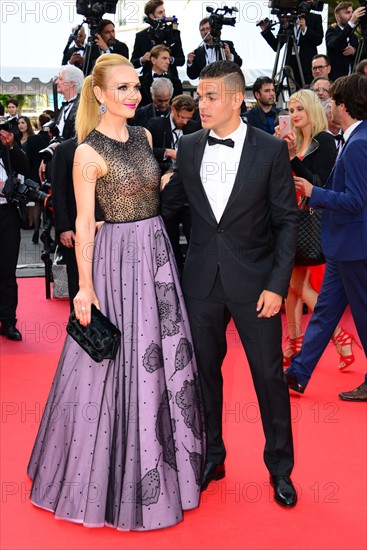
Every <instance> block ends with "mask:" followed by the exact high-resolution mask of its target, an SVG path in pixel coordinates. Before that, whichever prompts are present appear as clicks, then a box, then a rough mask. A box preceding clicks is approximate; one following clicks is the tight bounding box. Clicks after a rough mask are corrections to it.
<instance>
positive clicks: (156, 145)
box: [147, 116, 200, 173]
mask: <svg viewBox="0 0 367 550" xmlns="http://www.w3.org/2000/svg"><path fill="white" fill-rule="evenodd" d="M147 129H148V130H149V132H150V133H151V134H152V138H153V154H154V156H155V158H156V159H157V162H158V163H159V165H160V167H161V170H162V173H164V172H166V171H167V168H168V167H169V165H170V164H171V162H165V161H164V160H163V157H164V152H165V150H166V149H172V128H171V119H170V117H169V116H168V117H155V118H152V119H151V120H150V121H149V124H148V126H147ZM198 130H200V124H199V123H198V122H196V121H195V120H189V121H188V123H187V124H185V126H184V127H183V128H182V133H183V135H184V136H185V135H187V134H193V133H194V132H197V131H198ZM168 160H169V161H170V160H171V159H168Z"/></svg>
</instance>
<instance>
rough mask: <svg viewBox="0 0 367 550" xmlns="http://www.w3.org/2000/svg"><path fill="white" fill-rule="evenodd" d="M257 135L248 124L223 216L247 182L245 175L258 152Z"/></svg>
mask: <svg viewBox="0 0 367 550" xmlns="http://www.w3.org/2000/svg"><path fill="white" fill-rule="evenodd" d="M255 147H256V136H255V132H253V130H252V128H251V126H249V125H247V132H246V138H245V142H244V144H243V148H242V153H241V158H240V163H239V166H238V170H237V174H236V178H235V181H234V184H233V189H232V192H231V194H230V196H229V199H228V202H227V205H226V207H225V209H224V212H223V215H222V218H223V217H224V216H225V215H226V214H227V212H228V210H229V209H230V208H231V206H232V205H233V204H234V203H235V202H236V199H237V197H238V195H239V193H240V191H241V189H242V187H243V186H244V184H245V178H244V175H245V174H246V175H248V174H249V171H250V169H251V165H252V164H253V162H254V157H255V152H256V149H255Z"/></svg>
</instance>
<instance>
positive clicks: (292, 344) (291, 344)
mask: <svg viewBox="0 0 367 550" xmlns="http://www.w3.org/2000/svg"><path fill="white" fill-rule="evenodd" d="M287 340H288V347H287V349H286V350H285V351H284V353H283V369H287V368H288V367H289V366H290V364H291V359H292V357H294V356H295V355H296V354H297V353H298V352H300V351H301V349H302V343H303V334H301V336H296V338H290V337H289V336H288V338H287Z"/></svg>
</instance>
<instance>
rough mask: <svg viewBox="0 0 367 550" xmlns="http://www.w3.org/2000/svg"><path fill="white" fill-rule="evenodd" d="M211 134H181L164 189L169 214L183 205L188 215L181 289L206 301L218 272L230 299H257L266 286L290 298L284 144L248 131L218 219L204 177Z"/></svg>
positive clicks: (292, 216) (292, 214)
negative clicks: (202, 169)
mask: <svg viewBox="0 0 367 550" xmlns="http://www.w3.org/2000/svg"><path fill="white" fill-rule="evenodd" d="M208 133H209V132H208V130H199V131H198V132H196V133H195V134H191V135H188V136H183V137H182V139H181V140H180V143H179V146H178V153H177V159H176V164H175V167H174V172H173V176H172V178H171V180H170V182H169V183H168V184H167V185H166V187H165V188H164V190H163V192H162V215H163V216H164V217H169V216H171V215H173V214H174V212H175V211H176V210H178V209H179V208H181V206H183V204H184V203H185V202H186V201H187V202H188V203H189V206H190V210H191V217H192V230H191V239H190V245H189V249H188V251H187V256H186V260H185V266H184V273H183V289H184V292H185V293H186V294H187V295H189V296H191V297H193V298H196V299H205V298H206V297H207V296H208V295H209V294H210V291H211V289H212V287H213V285H214V282H215V278H216V274H217V271H218V269H219V270H220V275H221V280H222V283H223V287H224V290H225V292H226V294H227V296H228V297H229V298H230V299H231V300H234V301H236V302H240V303H245V302H253V301H256V300H257V299H258V297H259V295H260V294H261V292H262V291H263V290H264V289H267V290H270V291H272V292H276V293H277V294H280V295H282V296H286V295H287V292H288V285H289V279H290V276H291V273H292V268H293V261H294V255H295V251H296V242H297V231H298V211H297V204H296V194H295V190H294V182H293V177H292V171H291V166H290V162H289V155H288V150H287V146H286V144H285V142H284V141H282V140H279V139H277V138H275V137H273V136H270V135H268V134H266V133H265V132H262V131H261V130H258V129H257V128H252V127H251V126H248V127H247V135H246V139H245V142H244V145H243V150H242V155H241V159H240V163H239V167H238V171H237V176H236V179H235V183H234V186H233V189H232V193H231V195H230V198H229V200H228V203H227V206H226V208H225V210H224V213H223V215H222V217H221V219H220V221H219V222H217V220H216V218H215V216H214V214H213V211H212V209H211V206H210V203H209V200H208V197H207V195H206V193H205V191H204V187H203V184H202V181H201V178H200V166H201V162H202V158H203V154H204V149H205V146H206V143H207V137H208ZM223 147H224V146H223Z"/></svg>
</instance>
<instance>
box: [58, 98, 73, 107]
mask: <svg viewBox="0 0 367 550" xmlns="http://www.w3.org/2000/svg"><path fill="white" fill-rule="evenodd" d="M70 103H74V99H69V101H63V102H62V103H61V107H66V105H70Z"/></svg>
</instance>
